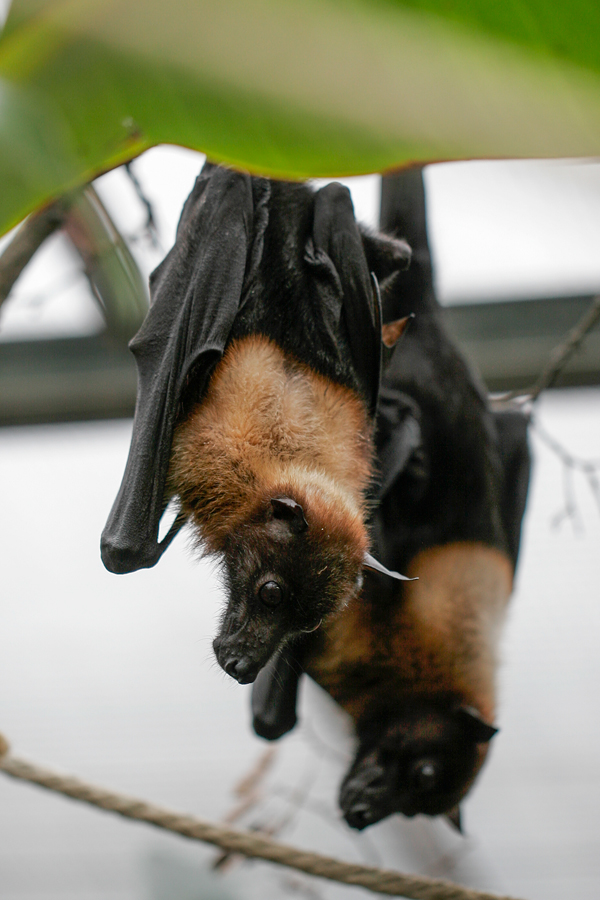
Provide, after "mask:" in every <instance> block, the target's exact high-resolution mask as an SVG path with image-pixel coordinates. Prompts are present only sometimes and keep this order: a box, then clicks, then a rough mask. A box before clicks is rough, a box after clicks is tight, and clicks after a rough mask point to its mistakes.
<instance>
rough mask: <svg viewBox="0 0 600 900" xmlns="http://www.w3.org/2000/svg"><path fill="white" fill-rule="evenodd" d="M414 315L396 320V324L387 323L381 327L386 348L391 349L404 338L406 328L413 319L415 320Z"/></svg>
mask: <svg viewBox="0 0 600 900" xmlns="http://www.w3.org/2000/svg"><path fill="white" fill-rule="evenodd" d="M414 317H415V315H414V313H411V315H410V316H404V318H403V319H396V321H395V322H387V323H386V324H385V325H382V326H381V340H382V342H383V345H384V347H387V348H388V349H391V348H392V347H393V346H394V344H395V343H396V342H397V341H398V340H399V339H400V338H401V337H402V335H403V334H404V331H405V329H406V326H407V325H408V323H409V322H410V320H411V319H414Z"/></svg>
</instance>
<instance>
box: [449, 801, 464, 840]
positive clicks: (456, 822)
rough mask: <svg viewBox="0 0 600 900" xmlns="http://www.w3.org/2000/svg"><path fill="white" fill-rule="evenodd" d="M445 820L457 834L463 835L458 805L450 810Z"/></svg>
mask: <svg viewBox="0 0 600 900" xmlns="http://www.w3.org/2000/svg"><path fill="white" fill-rule="evenodd" d="M446 818H447V819H448V821H449V822H450V824H451V825H452V827H453V828H456V830H457V831H458V833H459V834H464V831H463V826H462V816H461V814H460V806H458V804H457V805H456V806H455V807H454V809H451V810H450V812H447V813H446Z"/></svg>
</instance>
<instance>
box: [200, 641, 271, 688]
mask: <svg viewBox="0 0 600 900" xmlns="http://www.w3.org/2000/svg"><path fill="white" fill-rule="evenodd" d="M213 649H214V651H215V656H216V657H217V662H218V663H219V665H220V666H221V668H222V669H223V671H224V672H226V673H227V674H228V675H229V676H230V677H231V678H234V679H235V680H236V681H237V682H238V683H239V684H252V682H253V681H255V680H256V676H257V675H258V673H259V672H260V670H261V669H262V667H263V666H264V665H265V663H266V662H267V659H268V657H266V658H263V657H264V654H262V653H260V654H252V653H250V652H248V649H247V648H246V647H245V646H244V645H243V644H240V643H239V642H237V641H229V640H227V639H226V638H220V637H217V638H215V640H214V641H213Z"/></svg>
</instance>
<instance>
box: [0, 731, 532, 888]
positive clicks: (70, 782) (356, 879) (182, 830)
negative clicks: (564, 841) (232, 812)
mask: <svg viewBox="0 0 600 900" xmlns="http://www.w3.org/2000/svg"><path fill="white" fill-rule="evenodd" d="M0 770H1V771H2V772H4V773H5V775H9V776H10V777H11V778H18V779H21V780H22V781H29V782H32V783H33V784H37V785H39V786H40V787H43V788H46V789H47V790H50V791H54V792H55V793H57V794H64V795H65V796H66V797H71V798H72V799H73V800H79V801H81V802H82V803H89V804H91V805H92V806H97V807H99V808H100V809H105V810H107V811H108V812H114V813H117V814H118V815H120V816H124V817H125V818H126V819H135V820H136V821H139V822H147V823H148V824H149V825H154V826H156V827H157V828H163V829H165V830H166V831H173V832H175V833H176V834H180V835H182V836H183V837H186V838H190V839H192V840H196V841H203V842H204V843H207V844H214V845H216V846H217V847H220V848H221V849H222V850H226V851H229V852H234V853H240V854H242V855H243V856H247V857H254V858H255V859H264V860H267V861H268V862H272V863H276V864H277V865H280V866H287V867H289V868H292V869H297V870H298V871H300V872H306V873H307V874H308V875H315V876H317V877H318V878H327V879H329V880H330V881H337V882H342V883H343V884H352V885H356V886H359V887H363V888H367V890H370V891H374V892H375V893H379V894H388V895H391V896H393V897H406V898H408V900H515V898H510V897H500V896H499V895H498V894H489V893H486V892H483V891H475V890H470V889H469V888H464V887H460V886H459V885H455V884H451V883H450V882H448V881H442V880H439V879H433V878H425V877H417V876H414V875H403V874H401V873H400V872H394V871H391V870H386V869H376V868H373V867H372V866H356V865H351V864H349V863H344V862H341V861H340V860H337V859H333V858H331V857H329V856H322V855H321V854H320V853H310V852H308V851H304V850H298V849H296V848H295V847H289V846H287V845H286V844H280V843H279V842H277V841H273V840H271V839H270V838H267V837H262V836H261V835H258V834H256V833H249V832H243V831H238V830H236V829H234V828H227V827H226V826H223V825H214V824H212V823H211V822H206V821H203V820H202V819H197V818H195V817H193V816H187V815H183V814H181V813H177V812H173V811H171V810H168V809H162V808H161V807H158V806H154V805H152V804H150V803H146V802H145V801H143V800H137V799H135V798H134V797H127V796H124V795H123V794H116V793H114V792H112V791H107V790H105V789H104V788H100V787H96V786H95V785H93V784H88V783H87V782H85V781H81V780H80V779H79V778H74V777H72V776H69V775H61V774H59V773H57V772H52V771H50V770H49V769H44V768H41V767H40V766H37V765H34V764H33V763H30V762H28V761H27V760H24V759H19V758H18V757H15V756H12V755H11V754H9V746H8V742H7V741H6V740H5V739H4V738H3V737H2V735H1V734H0Z"/></svg>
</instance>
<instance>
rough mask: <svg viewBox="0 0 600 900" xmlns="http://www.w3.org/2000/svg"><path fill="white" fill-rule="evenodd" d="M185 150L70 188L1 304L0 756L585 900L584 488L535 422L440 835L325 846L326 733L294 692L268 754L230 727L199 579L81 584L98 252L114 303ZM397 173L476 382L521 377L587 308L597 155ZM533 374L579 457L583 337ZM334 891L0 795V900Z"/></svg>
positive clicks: (512, 890)
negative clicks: (493, 701) (466, 773)
mask: <svg viewBox="0 0 600 900" xmlns="http://www.w3.org/2000/svg"><path fill="white" fill-rule="evenodd" d="M202 159H203V158H202V157H201V156H200V155H199V154H197V153H193V152H191V151H186V150H183V149H179V148H173V147H158V148H155V149H153V150H150V151H148V152H147V153H145V154H144V155H143V156H142V157H140V158H139V159H137V160H135V161H134V163H133V164H132V166H131V168H130V174H128V172H127V171H126V170H125V169H124V168H119V169H116V170H114V171H112V172H110V173H109V174H107V175H104V176H103V177H101V178H99V179H97V181H96V182H95V183H94V190H95V192H96V193H95V194H93V195H91V194H89V193H88V194H87V195H86V196H85V197H83V199H82V200H81V204H82V205H81V207H80V211H81V210H83V212H81V217H80V219H79V220H76V221H75V223H74V224H73V223H71V225H72V227H71V228H70V230H69V236H68V237H67V236H66V234H65V233H64V232H57V233H55V234H54V235H53V236H52V237H50V238H49V239H48V240H47V241H46V242H45V243H44V245H43V246H42V248H41V250H40V251H39V252H38V253H37V254H36V256H35V257H34V258H33V260H32V262H31V263H30V264H29V266H28V267H27V269H26V270H25V272H24V274H23V275H22V276H21V278H20V279H19V280H18V282H17V283H16V285H15V288H14V289H13V291H12V293H11V295H10V297H9V299H8V300H7V301H6V302H5V303H4V305H3V306H2V310H1V314H0V423H1V424H2V426H3V427H2V428H1V429H0V499H1V503H2V511H3V515H2V517H1V520H0V535H1V537H0V541H1V546H2V548H3V553H2V567H3V572H4V578H3V591H2V610H3V612H2V628H1V629H0V683H1V684H2V691H1V693H0V731H2V733H4V734H5V735H6V737H7V738H8V740H9V741H10V742H11V744H12V747H13V750H14V752H15V754H18V755H20V756H25V757H28V758H31V759H32V760H35V761H38V762H39V763H41V764H43V765H48V766H50V767H55V768H57V769H61V770H64V771H66V772H73V773H74V774H78V775H79V776H81V777H85V778H88V779H90V780H92V781H95V782H97V783H99V784H104V785H106V786H107V787H112V788H114V789H117V790H122V791H124V792H125V793H129V794H132V795H138V796H140V797H144V798H146V799H148V800H149V801H152V802H155V803H158V804H163V805H166V806H169V807H172V808H174V809H178V810H181V811H185V812H189V813H195V814H197V815H199V816H201V817H205V818H209V819H217V820H218V819H224V818H226V817H228V816H229V819H230V820H232V819H235V822H236V823H237V824H238V825H240V826H243V827H264V828H267V829H270V830H271V831H272V832H273V833H275V834H276V835H277V836H280V837H281V838H282V839H283V840H285V841H286V842H288V843H294V844H297V845H298V846H302V847H310V848H314V849H318V850H320V851H321V852H325V853H329V854H332V855H337V856H339V857H341V858H344V859H348V860H351V861H356V862H358V861H363V862H366V863H369V864H373V865H385V866H388V867H393V868H397V869H400V870H407V871H412V872H422V873H425V874H428V875H432V876H436V877H447V878H450V879H454V880H457V881H459V882H461V883H464V884H468V885H472V886H474V887H481V888H486V889H489V890H494V891H497V892H499V893H505V894H512V895H514V896H516V897H522V898H527V900H555V898H556V900H558V898H561V900H562V898H564V897H565V896H577V897H578V898H579V900H592V898H596V897H597V896H598V894H599V891H600V853H599V852H598V847H599V838H600V771H599V767H598V758H599V755H600V697H599V692H598V687H597V685H598V681H599V676H600V658H599V655H598V652H597V647H598V639H599V637H600V604H599V603H598V588H597V585H598V582H599V580H600V563H599V553H598V546H599V544H598V541H599V538H600V508H599V503H598V501H599V496H598V490H597V485H596V482H595V471H596V470H595V468H594V466H592V467H591V468H590V473H589V474H588V477H586V475H585V474H584V473H575V472H573V471H572V470H571V469H569V468H568V467H566V466H565V464H564V462H563V461H562V460H561V459H560V458H559V456H558V455H557V453H556V452H555V451H553V450H551V449H550V448H549V446H548V444H547V442H545V441H543V440H542V439H541V437H540V434H542V431H536V430H535V429H534V430H533V431H532V433H531V441H532V449H533V453H534V469H533V480H532V485H531V489H530V495H529V503H528V509H527V513H526V518H525V526H524V537H523V543H522V553H521V559H520V565H519V570H518V573H517V583H516V591H515V594H514V596H513V599H512V603H511V613H510V616H509V622H508V627H507V630H506V634H505V639H504V641H503V654H502V655H503V665H502V668H501V672H500V698H501V702H500V712H499V725H500V728H501V732H500V734H499V735H498V737H497V738H496V739H495V740H494V742H493V750H492V752H491V757H490V759H489V762H488V764H487V766H486V768H485V769H484V771H483V773H482V775H481V778H480V779H479V781H478V782H477V784H476V786H475V788H474V790H473V791H472V793H471V794H470V796H469V798H468V799H467V801H466V803H465V805H464V819H465V828H466V836H465V837H461V836H459V835H457V834H456V833H455V832H453V831H452V830H451V828H450V826H448V825H447V823H446V822H445V821H438V820H429V819H426V818H424V817H417V818H416V819H414V820H410V821H409V820H405V819H402V818H401V817H399V816H397V817H393V818H392V819H388V820H387V821H385V822H382V823H380V824H378V825H376V826H374V827H372V828H370V829H368V830H367V831H366V832H365V833H362V834H360V835H359V834H356V833H353V832H352V831H351V830H350V829H349V828H347V826H346V825H345V824H344V823H343V822H342V821H341V820H340V816H339V813H338V811H337V791H338V786H339V782H340V779H341V776H342V774H343V772H344V770H345V768H346V766H347V764H348V761H349V759H350V757H351V753H352V736H351V733H350V729H349V726H348V723H347V721H346V720H345V718H344V716H343V715H342V713H341V712H340V711H339V710H337V708H336V707H335V706H334V704H333V703H332V701H330V699H329V698H328V697H327V696H326V695H325V694H324V693H323V692H321V691H320V690H319V689H318V688H317V687H316V686H315V685H314V684H312V683H310V682H308V679H304V684H303V693H302V698H301V725H300V727H299V728H298V729H296V731H295V732H294V733H293V734H292V735H290V736H289V737H287V738H285V739H284V740H283V741H281V742H280V743H279V744H278V745H276V746H275V747H273V748H272V749H270V748H269V746H268V745H266V744H265V743H264V742H262V741H260V740H259V739H257V738H255V737H254V736H253V735H252V733H251V729H250V723H249V719H250V717H249V689H248V688H246V687H241V686H239V685H237V684H235V683H234V682H233V681H232V680H231V679H229V678H227V677H226V676H225V675H224V674H223V673H222V672H221V670H220V669H219V668H218V667H217V665H216V662H214V660H213V658H212V649H211V640H212V636H213V633H214V630H215V621H216V617H217V615H218V610H219V607H220V587H219V584H218V582H217V580H216V579H215V577H214V573H213V572H211V570H210V567H209V566H207V565H206V564H205V563H199V562H197V561H196V560H195V559H194V557H193V554H192V552H191V549H190V546H189V540H188V538H187V536H186V534H185V532H183V533H182V534H181V535H180V536H179V537H178V538H177V540H176V541H175V543H174V544H173V546H172V548H171V549H170V550H169V552H168V553H167V554H166V555H165V557H164V559H163V560H161V562H160V564H159V565H158V566H157V567H156V568H155V569H152V570H149V571H141V572H137V573H135V574H132V575H128V576H114V575H110V574H109V573H108V572H106V571H105V570H104V569H103V567H102V564H101V562H100V557H99V537H100V532H101V530H102V527H103V524H104V521H105V519H106V516H107V514H108V512H109V509H110V506H111V504H112V501H113V499H114V496H115V494H116V491H117V489H118V486H119V483H120V479H121V476H122V472H123V468H124V464H125V459H126V456H127V450H128V443H129V435H130V430H131V421H130V418H129V417H130V416H131V413H132V410H133V402H134V397H135V369H134V365H133V360H132V358H130V355H129V353H128V351H127V349H126V338H127V334H128V329H130V328H131V325H132V322H131V321H130V320H128V319H127V315H126V313H125V312H123V310H122V309H120V308H119V301H118V297H113V296H111V295H110V292H109V291H108V292H107V291H106V290H103V285H106V273H107V271H109V269H107V267H110V266H111V265H112V264H113V262H114V258H116V257H118V259H119V260H120V261H121V270H122V271H125V272H129V273H130V277H129V276H128V277H129V281H128V282H127V289H128V290H130V291H131V292H132V294H136V292H137V294H136V296H138V299H139V302H140V309H141V308H142V305H143V296H141V299H140V293H142V294H143V291H144V290H145V288H144V287H143V285H144V284H145V283H146V281H147V276H148V274H149V272H150V271H151V270H152V269H153V268H154V266H155V265H156V264H157V263H158V262H159V261H160V259H161V258H162V257H163V256H164V254H165V252H166V251H167V250H168V249H169V248H170V246H171V245H172V243H173V240H174V235H175V228H176V224H177V220H178V217H179V213H180V210H181V207H182V204H183V201H184V199H185V197H186V196H187V194H188V193H189V191H190V189H191V187H192V185H193V181H194V178H195V177H196V175H197V173H198V171H199V169H200V167H201V164H202ZM131 175H133V178H132V177H131ZM346 183H347V184H348V185H349V187H350V188H351V190H352V195H353V200H354V203H355V209H356V213H357V218H359V219H360V220H362V221H364V222H366V223H368V224H371V225H373V226H376V224H377V221H378V216H379V202H380V195H381V179H380V178H379V177H377V176H368V177H364V178H357V179H349V180H347V181H346ZM425 183H426V192H427V211H428V225H429V233H430V241H431V245H432V249H433V254H434V262H435V271H436V282H437V290H438V296H439V299H440V302H441V303H442V304H443V306H444V307H445V315H446V317H447V321H448V325H449V327H450V329H451V331H452V333H453V334H454V335H455V337H456V339H457V341H458V342H459V344H460V346H461V347H462V349H463V350H464V352H465V353H466V354H467V356H468V357H469V358H470V359H471V360H472V362H473V364H474V365H475V366H477V367H478V368H479V370H480V371H481V372H482V374H483V377H484V379H485V381H486V383H487V385H488V388H489V389H490V390H491V391H499V390H505V389H510V388H515V387H526V386H527V385H529V384H530V383H531V382H532V381H533V380H534V379H535V377H536V375H537V374H538V372H539V371H540V369H541V368H542V367H543V365H544V363H545V362H546V360H547V357H548V355H549V353H550V351H551V349H552V347H554V346H555V345H556V344H557V343H559V342H560V340H561V339H562V338H563V336H564V334H565V333H566V332H567V331H568V329H569V328H571V327H572V326H573V325H574V324H575V323H576V322H577V321H578V319H579V318H580V316H581V315H582V313H583V312H584V311H585V309H586V307H587V306H588V305H589V303H590V300H591V298H592V296H593V295H594V294H596V293H598V292H599V291H600V252H599V251H598V248H599V247H600V165H599V164H598V163H596V162H593V161H590V162H588V163H586V162H583V163H582V162H578V163H569V162H568V161H562V162H543V163H542V162H535V161H530V162H509V163H499V162H476V163H446V164H440V165H432V166H429V167H427V169H426V170H425ZM136 185H137V186H136ZM146 201H147V202H149V203H150V207H151V212H152V221H149V208H148V205H147V202H146ZM86 204H88V206H86ZM90 205H91V207H92V209H93V210H94V218H93V219H90V218H86V216H87V213H86V209H89V206H90ZM111 220H112V223H114V226H116V230H117V231H118V233H120V235H122V236H123V237H124V238H125V242H124V243H123V244H121V243H120V239H119V238H118V235H116V233H115V229H114V228H113V227H112V225H111ZM82 221H83V222H84V223H85V222H86V221H87V222H88V223H89V222H90V221H93V223H97V222H98V221H101V222H102V223H103V225H102V227H103V235H104V237H105V238H106V241H107V248H108V249H107V252H106V255H105V256H104V257H103V258H95V257H94V258H91V257H90V255H89V253H88V254H87V255H86V252H85V247H86V246H87V245H86V234H88V232H86V231H85V229H83V230H82V229H81V228H80V227H79V225H80V224H81V222H82ZM78 223H79V225H78ZM82 235H83V236H82ZM10 239H11V236H10V235H9V236H7V237H6V238H4V239H2V242H0V252H1V250H2V248H3V247H4V246H6V244H7V243H8V242H9V241H10ZM75 248H77V249H75ZM131 260H134V261H135V263H136V264H137V267H138V268H139V270H140V272H141V273H142V279H141V281H140V282H139V283H138V282H137V281H136V277H135V266H133V267H132V266H131ZM132 273H134V274H132ZM560 383H561V385H563V386H562V387H561V388H560V389H556V390H552V391H548V392H547V393H545V394H544V395H543V396H542V398H541V400H540V402H539V405H538V408H537V411H536V421H537V423H539V426H540V429H543V433H546V432H547V433H548V434H550V435H551V436H553V437H554V438H555V439H556V440H558V441H559V442H560V444H561V445H562V447H563V448H564V449H565V450H566V451H568V453H570V454H572V455H574V456H577V457H580V458H583V459H586V460H590V461H592V462H596V463H597V464H598V466H600V440H599V439H600V415H599V413H600V390H599V387H598V385H599V384H600V329H598V328H595V329H594V330H593V331H592V332H591V333H590V334H589V335H588V337H587V339H586V341H585V343H584V346H583V348H582V350H581V351H580V352H579V353H578V354H577V355H576V357H575V358H574V359H573V360H572V361H571V363H570V364H569V366H568V368H567V369H566V370H565V371H564V372H563V373H562V375H561V379H560ZM249 774H250V775H251V776H252V777H251V779H250V787H249V786H248V784H247V783H246V785H245V786H244V784H243V783H242V787H241V791H240V789H239V786H240V782H243V781H244V779H245V778H246V776H248V775H249ZM246 781H247V779H246ZM238 814H239V815H238ZM215 865H217V868H215ZM359 896H365V897H366V896H371V895H367V893H366V892H363V891H360V890H359V889H354V888H346V887H341V886H337V885H330V884H327V883H325V882H320V881H317V880H315V879H310V878H308V877H303V876H299V875H296V874H294V873H290V872H287V871H283V870H282V871H277V870H276V869H275V868H274V867H271V866H268V865H267V864H262V863H248V862H241V861H240V860H235V859H233V860H227V861H222V860H221V861H220V862H219V854H218V853H217V852H216V851H213V850H211V849H207V848H204V847H202V846H201V845H191V844H188V843H187V842H186V841H185V840H183V839H179V838H175V837H169V836H167V835H163V834H161V833H158V832H153V831H152V829H150V828H149V827H147V826H143V825H135V824H131V823H128V822H122V821H120V820H118V819H117V818H116V817H111V816H109V815H108V814H105V813H101V812H98V811H95V810H91V809H86V808H84V807H80V806H78V805H77V804H75V803H74V802H72V801H69V800H66V799H62V798H59V797H54V796H52V795H50V794H45V793H44V792H43V791H41V790H40V789H37V788H34V787H30V786H25V785H22V784H19V783H16V782H14V783H13V782H11V781H9V779H7V778H3V777H0V900H58V898H69V897H73V898H75V897H77V898H78V900H79V898H83V900H126V898H127V900H217V898H230V900H234V898H236V900H253V898H259V897H261V898H263V897H266V898H271V897H273V898H275V897H290V898H292V897H299V898H302V897H306V898H315V900H318V898H324V900H328V898H331V900H335V898H338V897H339V898H343V897H359Z"/></svg>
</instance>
